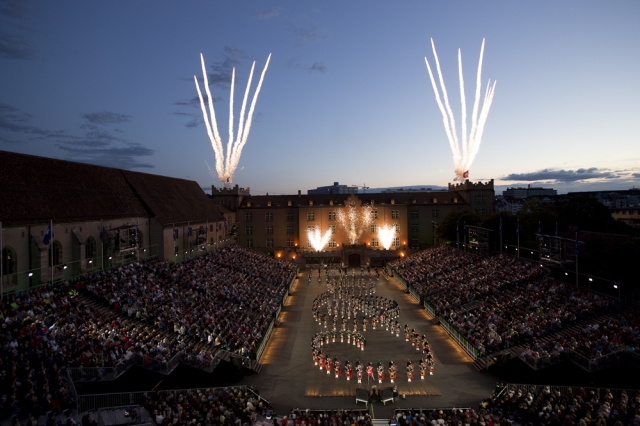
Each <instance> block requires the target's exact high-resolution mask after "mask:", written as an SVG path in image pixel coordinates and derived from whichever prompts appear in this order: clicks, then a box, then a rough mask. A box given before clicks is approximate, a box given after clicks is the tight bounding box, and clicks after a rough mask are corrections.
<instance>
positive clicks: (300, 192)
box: [298, 189, 302, 197]
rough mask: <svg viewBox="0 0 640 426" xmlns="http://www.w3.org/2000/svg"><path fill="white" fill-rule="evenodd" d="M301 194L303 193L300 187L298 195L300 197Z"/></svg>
mask: <svg viewBox="0 0 640 426" xmlns="http://www.w3.org/2000/svg"><path fill="white" fill-rule="evenodd" d="M301 195H302V191H300V190H299V189H298V197H300V196H301Z"/></svg>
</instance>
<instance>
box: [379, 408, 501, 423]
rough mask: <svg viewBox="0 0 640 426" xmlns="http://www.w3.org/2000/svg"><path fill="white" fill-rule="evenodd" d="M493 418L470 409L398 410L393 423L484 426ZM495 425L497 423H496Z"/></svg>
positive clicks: (488, 414) (486, 413)
mask: <svg viewBox="0 0 640 426" xmlns="http://www.w3.org/2000/svg"><path fill="white" fill-rule="evenodd" d="M493 421H494V416H492V415H491V414H490V413H488V412H485V411H483V412H482V413H479V412H477V411H476V410H474V409H472V408H435V409H410V410H407V409H400V410H396V413H395V417H394V418H393V419H391V422H390V423H391V424H393V423H394V422H395V424H396V425H397V426H431V425H433V426H439V425H443V426H446V425H452V426H457V425H460V426H462V425H483V426H484V425H486V424H492V423H493ZM496 424H497V423H496Z"/></svg>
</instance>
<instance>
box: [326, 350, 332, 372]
mask: <svg viewBox="0 0 640 426" xmlns="http://www.w3.org/2000/svg"><path fill="white" fill-rule="evenodd" d="M325 368H326V369H327V374H331V368H333V361H331V357H330V356H328V355H327V362H326V363H325Z"/></svg>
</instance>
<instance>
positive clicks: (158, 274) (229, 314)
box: [84, 246, 295, 356]
mask: <svg viewBox="0 0 640 426" xmlns="http://www.w3.org/2000/svg"><path fill="white" fill-rule="evenodd" d="M294 275H295V266H294V265H292V264H290V263H286V262H283V261H279V260H276V259H272V258H269V257H267V256H264V255H260V254H257V253H254V252H251V251H248V250H246V249H242V248H240V247H237V246H231V247H225V248H221V249H219V250H214V251H212V252H209V253H207V254H206V255H204V256H200V257H197V258H194V259H190V260H187V261H185V262H182V263H174V262H167V261H164V260H162V259H158V260H155V261H149V262H145V263H135V264H130V265H127V266H122V267H120V268H118V269H116V270H112V271H110V272H109V273H105V274H97V275H96V276H94V277H91V278H90V279H87V280H85V283H84V284H85V286H86V290H87V291H88V292H89V293H90V294H92V295H93V296H94V297H96V298H98V299H99V300H102V301H103V302H104V303H106V304H108V305H109V306H110V307H111V308H112V309H113V310H114V312H117V313H120V314H122V315H126V316H128V317H135V318H138V319H140V320H142V321H144V322H146V323H148V324H150V325H154V326H155V327H156V328H158V329H161V330H169V331H173V332H174V335H176V336H179V337H182V338H190V339H192V340H195V341H198V342H204V343H206V344H208V345H210V346H211V347H212V348H222V349H226V350H229V351H232V352H236V353H240V354H242V355H243V356H255V353H256V350H257V349H258V346H259V344H260V342H261V340H262V338H263V336H264V333H265V331H266V329H267V327H268V325H269V323H270V322H271V320H272V319H273V317H274V315H275V312H276V310H277V308H278V307H279V306H280V304H281V302H282V298H283V296H284V294H285V292H286V291H287V289H288V286H289V284H290V282H291V280H292V279H293V277H294Z"/></svg>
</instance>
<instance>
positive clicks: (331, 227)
mask: <svg viewBox="0 0 640 426" xmlns="http://www.w3.org/2000/svg"><path fill="white" fill-rule="evenodd" d="M329 230H330V231H331V235H336V226H335V225H329Z"/></svg>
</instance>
